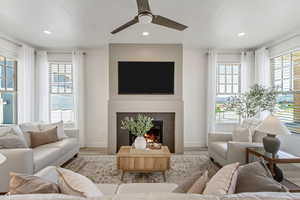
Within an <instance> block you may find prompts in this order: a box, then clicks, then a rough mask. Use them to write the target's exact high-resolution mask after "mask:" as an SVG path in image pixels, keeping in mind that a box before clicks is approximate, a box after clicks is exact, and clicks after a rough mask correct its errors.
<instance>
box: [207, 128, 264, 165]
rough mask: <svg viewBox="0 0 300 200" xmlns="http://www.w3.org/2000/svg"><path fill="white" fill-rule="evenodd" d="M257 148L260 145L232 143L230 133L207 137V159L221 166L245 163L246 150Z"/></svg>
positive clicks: (214, 134)
mask: <svg viewBox="0 0 300 200" xmlns="http://www.w3.org/2000/svg"><path fill="white" fill-rule="evenodd" d="M259 146H262V143H250V142H234V141H232V134H231V133H210V134H209V135H208V154H209V157H210V158H211V159H212V160H213V161H214V162H216V163H218V164H220V165H222V166H224V165H227V164H229V163H234V162H239V163H241V164H244V163H246V148H247V147H259Z"/></svg>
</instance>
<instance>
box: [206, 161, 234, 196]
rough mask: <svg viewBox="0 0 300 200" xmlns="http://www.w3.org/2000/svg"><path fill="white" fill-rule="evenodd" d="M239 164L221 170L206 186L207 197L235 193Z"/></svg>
mask: <svg viewBox="0 0 300 200" xmlns="http://www.w3.org/2000/svg"><path fill="white" fill-rule="evenodd" d="M238 167H239V163H233V164H229V165H226V166H224V167H223V168H221V169H220V170H219V171H218V172H217V173H216V174H215V175H214V176H213V177H212V178H211V180H210V181H209V182H208V183H207V184H206V188H205V190H204V192H203V194H205V195H226V194H233V193H234V192H235V186H236V181H237V173H238V170H237V169H238Z"/></svg>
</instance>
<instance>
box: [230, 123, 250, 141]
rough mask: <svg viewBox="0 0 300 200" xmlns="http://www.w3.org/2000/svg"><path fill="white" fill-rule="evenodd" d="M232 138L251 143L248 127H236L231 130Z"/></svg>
mask: <svg viewBox="0 0 300 200" xmlns="http://www.w3.org/2000/svg"><path fill="white" fill-rule="evenodd" d="M232 140H233V141H234V142H251V143H252V134H251V131H250V128H243V127H236V128H235V129H234V130H233V132H232Z"/></svg>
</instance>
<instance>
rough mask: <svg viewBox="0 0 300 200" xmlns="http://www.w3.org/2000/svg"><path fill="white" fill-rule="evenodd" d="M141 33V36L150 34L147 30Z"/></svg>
mask: <svg viewBox="0 0 300 200" xmlns="http://www.w3.org/2000/svg"><path fill="white" fill-rule="evenodd" d="M142 35H143V36H148V35H150V33H149V32H143V33H142Z"/></svg>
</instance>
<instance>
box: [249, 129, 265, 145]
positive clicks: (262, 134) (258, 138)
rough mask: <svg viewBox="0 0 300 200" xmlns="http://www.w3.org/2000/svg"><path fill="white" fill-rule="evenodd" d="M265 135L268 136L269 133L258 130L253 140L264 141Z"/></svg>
mask: <svg viewBox="0 0 300 200" xmlns="http://www.w3.org/2000/svg"><path fill="white" fill-rule="evenodd" d="M265 136H267V133H264V132H261V131H257V130H256V131H255V133H254V136H253V140H252V141H253V142H256V143H262V142H263V138H264V137H265Z"/></svg>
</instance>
